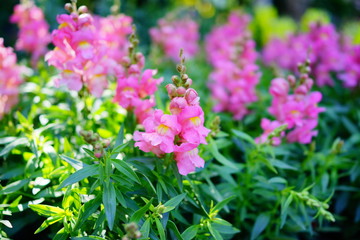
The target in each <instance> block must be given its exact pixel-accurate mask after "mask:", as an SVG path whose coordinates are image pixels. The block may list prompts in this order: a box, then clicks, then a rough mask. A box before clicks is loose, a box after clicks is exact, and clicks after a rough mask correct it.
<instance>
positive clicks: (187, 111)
mask: <svg viewBox="0 0 360 240" xmlns="http://www.w3.org/2000/svg"><path fill="white" fill-rule="evenodd" d="M182 62H183V59H182ZM179 69H180V70H179ZM184 69H185V67H184V66H183V65H182V64H180V65H179V68H178V70H179V72H180V73H181V77H180V78H179V77H178V76H173V78H172V80H173V83H174V84H168V85H167V86H166V90H167V91H168V94H169V97H170V99H171V102H170V112H171V115H166V114H163V112H162V111H161V110H155V112H154V113H153V114H152V115H150V116H149V117H148V118H146V119H145V120H144V121H143V125H144V127H145V132H139V131H136V132H135V133H134V140H135V141H136V143H135V146H136V147H139V148H140V149H141V150H142V151H144V152H153V153H154V154H156V155H157V156H161V155H163V154H164V153H174V159H175V161H176V163H177V167H178V170H179V173H180V174H182V175H187V174H188V173H190V172H193V171H195V168H196V167H204V160H203V159H202V158H201V157H200V156H199V155H198V152H199V151H198V148H197V147H198V146H199V145H200V144H207V143H206V139H205V138H206V136H207V135H208V134H209V132H210V130H209V129H207V128H205V127H204V112H203V110H202V108H201V107H200V105H199V100H200V98H199V96H198V93H197V92H196V91H195V89H192V88H190V86H191V84H192V80H191V79H190V78H188V76H187V75H186V74H185V71H184ZM143 79H149V78H148V77H144V78H143ZM150 82H152V81H150ZM135 109H136V108H135Z"/></svg>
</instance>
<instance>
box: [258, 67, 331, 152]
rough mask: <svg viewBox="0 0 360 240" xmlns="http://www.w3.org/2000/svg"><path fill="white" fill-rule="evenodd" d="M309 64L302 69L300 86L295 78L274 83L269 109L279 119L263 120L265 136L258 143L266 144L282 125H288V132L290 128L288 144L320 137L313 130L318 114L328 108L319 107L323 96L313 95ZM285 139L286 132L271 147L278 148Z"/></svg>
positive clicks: (272, 84)
mask: <svg viewBox="0 0 360 240" xmlns="http://www.w3.org/2000/svg"><path fill="white" fill-rule="evenodd" d="M308 64H309V62H307V65H301V66H300V68H301V69H302V70H301V72H302V74H301V77H300V82H299V83H298V84H297V83H296V79H295V77H294V76H292V75H290V76H289V77H288V78H287V80H286V79H284V78H275V79H273V80H272V81H271V86H270V90H269V91H270V94H271V95H272V97H273V100H272V104H271V106H270V108H269V109H268V110H269V112H270V113H271V114H272V115H273V116H274V117H275V118H276V120H275V121H270V120H268V119H262V121H261V127H262V129H263V130H264V133H263V134H262V135H261V136H260V137H259V138H257V139H256V141H257V142H258V143H264V142H265V141H267V140H268V138H269V134H271V133H272V132H273V130H274V129H276V128H278V127H280V126H281V125H286V126H287V129H291V131H290V132H288V133H287V135H286V138H287V140H288V141H289V142H299V143H303V144H306V143H310V142H311V139H312V137H313V136H316V135H317V131H315V130H314V128H315V127H316V126H317V123H318V115H319V113H320V112H323V111H324V110H325V109H324V108H321V107H318V106H317V104H318V103H319V102H320V101H321V98H322V95H321V93H320V92H310V90H311V87H312V85H313V80H312V79H311V78H310V77H309V76H308V71H309V67H308ZM291 88H292V89H293V91H294V92H293V94H289V91H290V89H291ZM283 136H285V133H284V132H282V133H281V134H280V136H278V137H274V138H272V139H271V140H272V144H273V145H279V144H280V143H281V137H283Z"/></svg>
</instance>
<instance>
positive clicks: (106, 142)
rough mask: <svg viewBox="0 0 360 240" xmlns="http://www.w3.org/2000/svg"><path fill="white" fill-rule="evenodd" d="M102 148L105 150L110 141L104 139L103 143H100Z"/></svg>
mask: <svg viewBox="0 0 360 240" xmlns="http://www.w3.org/2000/svg"><path fill="white" fill-rule="evenodd" d="M102 145H103V146H102V147H103V148H107V147H109V146H110V139H104V140H103V142H102Z"/></svg>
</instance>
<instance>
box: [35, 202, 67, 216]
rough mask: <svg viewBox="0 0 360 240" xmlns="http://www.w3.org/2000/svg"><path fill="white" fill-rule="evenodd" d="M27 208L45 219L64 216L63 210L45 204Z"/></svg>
mask: <svg viewBox="0 0 360 240" xmlns="http://www.w3.org/2000/svg"><path fill="white" fill-rule="evenodd" d="M29 207H30V208H31V210H33V211H35V212H37V213H38V214H40V215H42V216H45V217H51V216H56V215H63V214H65V211H64V209H61V208H59V207H53V206H50V205H45V204H30V205H29Z"/></svg>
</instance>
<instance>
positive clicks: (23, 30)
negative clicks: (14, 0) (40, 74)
mask: <svg viewBox="0 0 360 240" xmlns="http://www.w3.org/2000/svg"><path fill="white" fill-rule="evenodd" d="M10 21H11V22H12V23H17V25H18V27H19V33H18V39H17V41H16V49H17V50H23V51H26V52H29V53H31V54H32V56H31V61H32V65H33V66H35V65H36V62H37V61H38V60H39V58H40V56H42V55H44V54H45V52H46V51H47V45H48V44H49V42H50V34H49V25H48V24H47V22H46V20H45V19H44V14H43V12H42V10H41V9H40V8H38V7H36V6H35V4H34V3H33V2H32V1H31V2H28V3H23V4H18V5H16V6H15V7H14V13H13V15H11V17H10Z"/></svg>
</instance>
